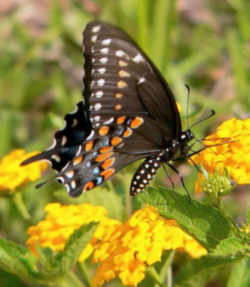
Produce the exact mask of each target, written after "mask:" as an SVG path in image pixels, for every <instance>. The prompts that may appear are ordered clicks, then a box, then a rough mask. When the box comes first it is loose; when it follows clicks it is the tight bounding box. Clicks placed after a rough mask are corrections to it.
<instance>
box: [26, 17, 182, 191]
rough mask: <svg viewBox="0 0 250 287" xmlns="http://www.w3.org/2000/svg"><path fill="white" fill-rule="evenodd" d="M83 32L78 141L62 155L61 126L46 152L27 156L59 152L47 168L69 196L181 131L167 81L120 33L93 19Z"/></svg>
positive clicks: (107, 176) (42, 156)
mask: <svg viewBox="0 0 250 287" xmlns="http://www.w3.org/2000/svg"><path fill="white" fill-rule="evenodd" d="M83 36H84V40H83V43H84V56H85V64H84V69H85V77H84V92H83V93H84V99H85V105H86V108H85V109H84V110H83V113H82V116H83V118H84V120H85V122H86V123H87V124H83V125H82V127H81V128H82V132H83V131H84V136H82V137H81V144H79V142H77V144H76V145H74V152H73V153H72V154H71V156H69V157H67V159H66V158H64V157H62V156H61V150H63V148H64V147H63V146H62V144H61V141H62V140H61V138H63V136H64V135H65V132H66V129H65V130H64V134H63V135H62V134H61V135H60V142H59V144H57V145H56V146H55V147H53V148H52V149H50V150H49V154H48V151H46V152H44V153H42V154H41V155H38V156H37V157H35V158H33V160H31V161H34V159H35V160H38V159H43V158H46V159H49V161H52V159H53V160H54V159H55V158H56V157H57V156H59V158H60V160H62V161H63V163H60V164H59V166H57V167H56V166H55V163H54V162H52V164H53V165H52V167H53V168H55V169H57V170H58V171H60V173H59V175H58V178H59V179H60V180H61V181H62V182H63V183H64V185H65V186H66V188H67V189H68V191H69V194H70V195H71V196H77V195H79V194H80V193H81V192H84V191H87V190H90V189H92V188H93V187H95V186H97V185H100V184H102V183H103V182H104V181H105V180H107V179H109V178H110V177H111V176H112V175H114V174H115V173H116V172H117V171H118V170H120V169H121V168H123V167H125V166H126V165H128V164H129V163H131V162H134V161H136V160H138V159H141V158H145V157H148V156H150V155H152V154H155V153H156V152H159V150H160V149H161V148H162V147H164V146H165V145H166V142H168V141H171V140H172V139H173V138H176V137H177V136H178V135H179V134H180V132H181V122H180V117H179V113H178V110H177V107H176V103H175V100H174V97H173V94H172V92H171V91H170V89H169V87H168V85H167V83H166V82H165V80H164V79H163V77H162V76H161V75H160V73H159V71H158V70H157V68H156V67H155V66H154V65H153V64H152V62H151V61H150V60H149V59H148V57H147V56H146V55H145V54H144V53H143V52H142V51H141V50H140V48H139V47H138V46H137V45H136V43H135V42H134V41H133V40H132V39H131V38H130V37H129V36H128V35H127V34H126V33H125V32H123V31H122V30H120V29H118V28H116V27H114V26H113V25H110V24H107V23H103V22H100V21H94V22H91V23H89V24H88V25H87V26H86V28H85V30H84V33H83ZM84 107H85V106H84ZM79 117H81V115H78V114H77V119H78V118H79ZM89 122H91V128H90V124H89ZM67 130H68V129H67ZM86 131H87V132H86ZM67 137H69V135H67ZM76 147H77V148H76ZM72 148H73V147H72ZM48 155H49V156H48ZM31 161H29V162H31Z"/></svg>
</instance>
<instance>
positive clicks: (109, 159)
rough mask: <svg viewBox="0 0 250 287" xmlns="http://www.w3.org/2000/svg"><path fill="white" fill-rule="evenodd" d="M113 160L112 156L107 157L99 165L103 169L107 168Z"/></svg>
mask: <svg viewBox="0 0 250 287" xmlns="http://www.w3.org/2000/svg"><path fill="white" fill-rule="evenodd" d="M114 162H115V158H114V157H112V158H108V159H106V160H105V162H104V163H103V164H102V165H101V167H102V168H103V169H107V168H109V167H111V166H112V165H113V164H114Z"/></svg>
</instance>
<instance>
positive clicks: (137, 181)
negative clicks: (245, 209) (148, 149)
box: [130, 152, 163, 195]
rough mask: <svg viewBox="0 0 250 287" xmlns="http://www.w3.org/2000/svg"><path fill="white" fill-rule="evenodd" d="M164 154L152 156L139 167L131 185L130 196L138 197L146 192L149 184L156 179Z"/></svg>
mask: <svg viewBox="0 0 250 287" xmlns="http://www.w3.org/2000/svg"><path fill="white" fill-rule="evenodd" d="M162 154H163V153H162V152H161V153H160V154H158V155H155V156H150V157H148V158H146V159H145V160H144V162H143V163H142V164H141V165H140V166H139V168H138V169H137V171H136V173H135V174H134V176H133V179H132V181H131V185H130V194H131V195H136V194H137V193H139V192H141V191H143V190H144V188H145V187H146V186H147V185H148V184H149V182H150V181H151V180H152V179H153V178H154V176H155V174H156V172H157V170H158V169H159V167H160V165H161V162H162Z"/></svg>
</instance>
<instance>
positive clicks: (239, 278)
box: [227, 258, 250, 287]
mask: <svg viewBox="0 0 250 287" xmlns="http://www.w3.org/2000/svg"><path fill="white" fill-rule="evenodd" d="M249 264H250V260H249V258H248V259H247V258H244V259H241V260H240V261H238V262H236V263H235V264H234V266H233V268H232V272H231V274H230V277H229V280H228V282H227V287H238V286H247V285H246V283H245V282H246V281H247V280H249ZM248 286H249V285H248Z"/></svg>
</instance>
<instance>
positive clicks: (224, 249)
mask: <svg viewBox="0 0 250 287" xmlns="http://www.w3.org/2000/svg"><path fill="white" fill-rule="evenodd" d="M246 247H247V246H246V245H245V244H244V241H243V240H242V238H240V237H229V238H226V239H224V240H221V242H220V243H219V244H218V245H217V246H216V248H215V250H214V251H213V254H216V255H231V254H236V253H240V252H241V253H244V251H245V250H246ZM248 248H250V246H249V247H248Z"/></svg>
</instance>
